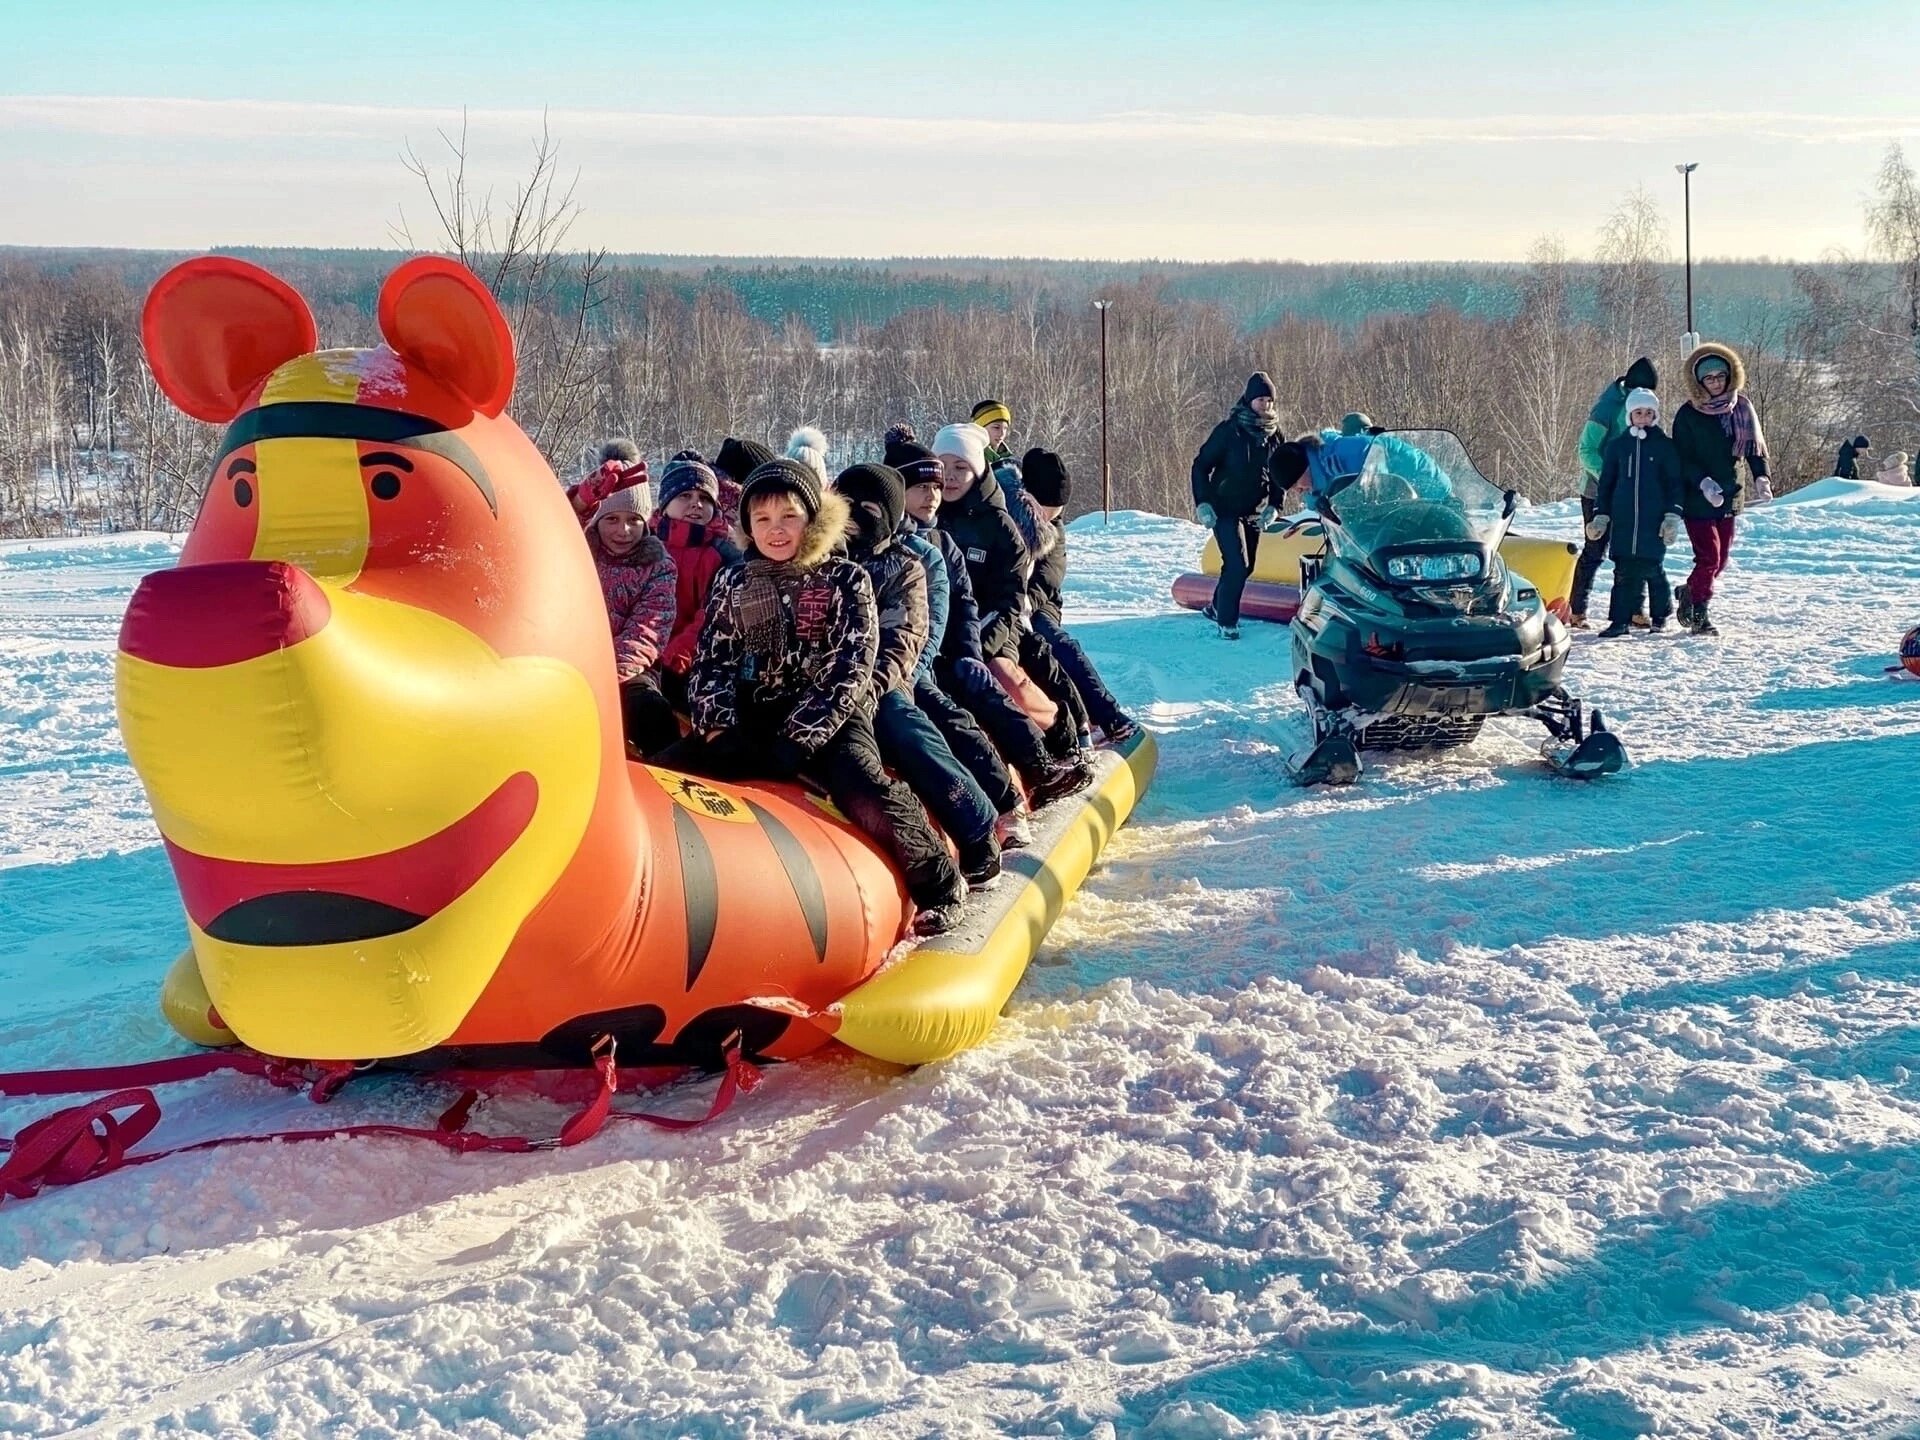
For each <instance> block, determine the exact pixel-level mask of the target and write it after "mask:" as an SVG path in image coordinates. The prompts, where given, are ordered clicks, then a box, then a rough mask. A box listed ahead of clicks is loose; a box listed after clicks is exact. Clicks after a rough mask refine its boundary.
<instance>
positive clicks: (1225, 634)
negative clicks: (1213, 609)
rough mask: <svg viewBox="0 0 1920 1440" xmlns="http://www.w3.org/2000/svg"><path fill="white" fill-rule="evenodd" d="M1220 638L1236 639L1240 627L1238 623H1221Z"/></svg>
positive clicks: (1238, 635)
mask: <svg viewBox="0 0 1920 1440" xmlns="http://www.w3.org/2000/svg"><path fill="white" fill-rule="evenodd" d="M1220 638H1221V639H1222V640H1238V639H1239V638H1240V627H1239V626H1238V625H1222V626H1221V627H1220Z"/></svg>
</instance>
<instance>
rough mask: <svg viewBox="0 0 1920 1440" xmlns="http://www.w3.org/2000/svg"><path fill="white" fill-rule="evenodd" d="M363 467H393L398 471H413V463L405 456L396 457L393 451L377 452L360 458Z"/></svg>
mask: <svg viewBox="0 0 1920 1440" xmlns="http://www.w3.org/2000/svg"><path fill="white" fill-rule="evenodd" d="M360 463H361V464H362V465H391V466H392V467H393V468H394V469H396V470H411V469H413V462H412V461H411V460H409V459H407V457H406V456H404V455H396V454H395V453H394V452H393V451H391V450H376V451H374V452H373V453H372V454H371V455H362V456H361V457H360Z"/></svg>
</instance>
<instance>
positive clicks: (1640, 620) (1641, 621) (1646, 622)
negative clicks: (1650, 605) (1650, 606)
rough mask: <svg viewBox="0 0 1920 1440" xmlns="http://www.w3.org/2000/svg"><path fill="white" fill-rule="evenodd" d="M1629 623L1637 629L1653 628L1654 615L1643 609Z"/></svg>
mask: <svg viewBox="0 0 1920 1440" xmlns="http://www.w3.org/2000/svg"><path fill="white" fill-rule="evenodd" d="M1628 623H1629V624H1631V625H1632V626H1633V628H1634V629H1636V630H1651V629H1652V628H1653V617H1652V616H1651V615H1648V614H1647V613H1646V612H1645V611H1641V612H1640V613H1638V614H1636V615H1635V616H1634V617H1633V619H1632V620H1631V621H1629V622H1628Z"/></svg>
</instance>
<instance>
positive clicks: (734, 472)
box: [713, 435, 819, 505]
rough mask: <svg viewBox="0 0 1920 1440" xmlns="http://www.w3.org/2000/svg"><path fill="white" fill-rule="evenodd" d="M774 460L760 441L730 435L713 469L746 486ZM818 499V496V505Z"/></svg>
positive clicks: (816, 499)
mask: <svg viewBox="0 0 1920 1440" xmlns="http://www.w3.org/2000/svg"><path fill="white" fill-rule="evenodd" d="M773 458H774V456H773V451H771V450H769V449H768V448H767V447H766V446H764V445H762V444H761V443H760V442H759V441H758V440H736V439H734V438H733V436H731V435H729V436H728V437H727V438H726V439H725V440H723V441H721V442H720V453H719V454H718V455H716V456H714V457H713V468H714V469H716V470H720V471H724V472H725V473H726V474H727V475H728V476H730V477H731V478H733V479H735V480H738V481H739V482H740V483H741V484H743V485H744V484H745V483H746V481H747V477H748V476H749V475H751V474H753V472H754V471H756V470H758V469H759V468H760V467H761V466H762V465H764V464H766V463H767V462H768V461H769V460H771V459H773ZM818 499H819V497H818V496H817V495H816V496H815V502H816V505H817V503H818Z"/></svg>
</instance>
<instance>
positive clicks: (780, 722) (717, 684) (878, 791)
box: [659, 459, 966, 935]
mask: <svg viewBox="0 0 1920 1440" xmlns="http://www.w3.org/2000/svg"><path fill="white" fill-rule="evenodd" d="M847 519H848V511H847V502H846V501H845V500H844V499H842V498H841V497H840V496H839V495H836V494H834V493H833V492H832V491H827V492H825V493H824V494H823V493H822V492H821V489H820V482H819V479H818V477H817V476H815V474H814V473H813V471H812V470H810V469H809V468H808V467H807V466H805V465H802V464H801V463H799V462H798V461H796V460H786V459H776V460H769V461H768V462H767V463H765V464H764V465H760V466H758V467H757V468H755V469H754V471H753V472H752V473H751V474H750V475H749V476H748V477H747V482H746V484H745V485H744V486H743V487H742V489H741V494H740V523H741V528H742V529H744V530H745V531H747V532H748V535H749V542H748V546H747V551H746V558H745V559H744V560H743V561H742V562H741V563H740V564H738V565H736V566H734V567H733V568H732V569H730V570H726V571H723V572H722V573H721V575H720V576H719V577H718V579H716V580H715V582H714V586H713V593H712V595H711V596H710V597H709V599H708V601H707V615H706V621H705V623H704V624H703V625H702V626H701V630H700V646H699V650H698V652H697V653H696V655H695V657H694V662H693V672H692V674H691V675H690V676H689V678H688V683H687V702H688V708H689V710H690V711H691V714H692V719H693V733H692V734H691V735H689V736H687V738H686V739H684V740H682V741H681V742H680V743H679V744H677V745H674V746H672V747H671V748H669V749H668V750H667V751H666V752H665V753H663V754H662V755H661V757H660V760H659V763H660V764H662V765H665V766H669V767H671V768H674V769H680V770H688V771H691V772H693V773H694V774H696V775H707V776H711V777H712V778H714V779H719V780H726V779H749V778H753V777H756V776H761V777H769V778H792V777H806V778H809V779H814V780H818V781H820V782H822V783H823V784H824V785H825V786H826V789H827V793H828V794H829V795H831V796H832V797H833V802H834V804H835V805H837V806H839V807H840V811H841V813H842V814H844V815H845V816H846V817H847V818H848V819H849V820H851V821H852V822H853V823H854V824H855V825H858V826H859V827H860V828H861V829H862V830H864V831H866V832H867V834H868V835H870V836H872V837H873V839H874V840H875V841H877V842H878V843H879V844H880V845H881V846H882V847H883V848H885V849H886V850H887V851H888V852H889V853H890V854H891V855H892V857H893V861H894V863H895V864H896V865H897V866H898V867H899V868H900V872H901V874H902V876H903V877H904V879H905V880H906V884H907V893H908V895H910V896H911V897H912V899H913V903H914V905H915V906H916V907H918V909H919V912H920V913H919V915H918V916H916V918H915V920H914V930H915V933H917V934H921V935H933V934H938V933H940V932H941V931H944V930H949V929H951V928H952V927H953V926H954V925H955V924H956V923H958V920H959V917H960V902H961V901H962V900H964V899H965V897H966V883H965V882H964V881H963V880H962V879H961V878H960V873H959V871H958V870H956V869H955V868H954V864H953V857H952V856H951V855H949V854H948V853H947V847H946V845H945V844H944V843H943V842H942V841H941V839H940V837H939V836H938V835H936V834H934V832H933V827H932V826H931V825H929V824H928V823H927V817H926V815H925V813H924V812H923V811H922V810H921V809H920V806H919V804H918V803H917V802H916V801H915V800H914V798H913V796H912V795H911V794H910V793H909V792H908V790H907V788H906V787H905V786H904V785H901V784H899V783H898V782H897V781H895V780H893V779H891V778H889V776H888V775H887V772H886V768H885V766H884V765H883V764H882V763H881V759H880V747H879V744H878V742H877V741H876V740H875V739H874V734H873V720H872V716H873V705H874V700H875V696H874V694H873V683H874V661H875V658H876V656H877V654H878V652H879V639H880V627H879V615H878V611H877V609H876V607H875V604H874V598H873V585H872V582H871V581H869V580H868V579H867V574H866V571H864V570H862V569H861V568H860V566H858V565H857V564H855V563H854V562H853V561H851V560H847V559H843V558H841V557H840V556H838V555H836V554H835V553H834V550H835V546H836V545H837V544H838V543H839V541H840V539H841V537H842V535H843V534H844V533H845V531H846V528H847Z"/></svg>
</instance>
